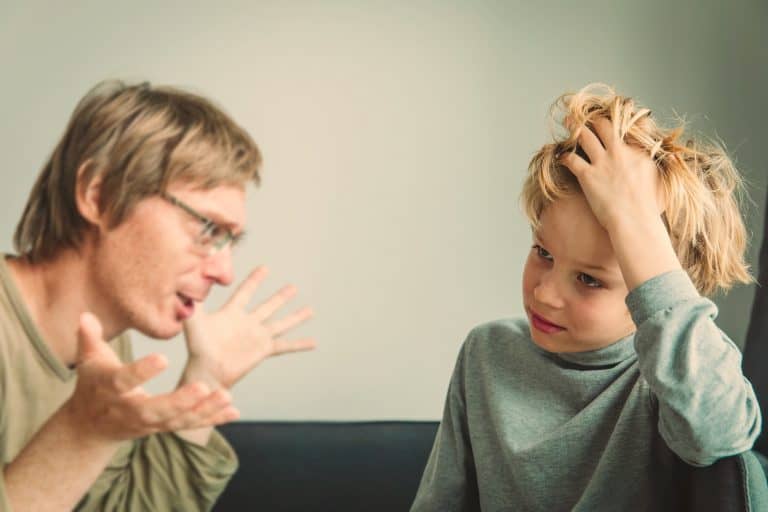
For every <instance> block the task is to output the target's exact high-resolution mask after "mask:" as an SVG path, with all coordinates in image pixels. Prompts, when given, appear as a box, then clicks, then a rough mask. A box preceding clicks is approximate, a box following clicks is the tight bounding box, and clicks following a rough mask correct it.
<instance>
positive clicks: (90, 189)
mask: <svg viewBox="0 0 768 512" xmlns="http://www.w3.org/2000/svg"><path fill="white" fill-rule="evenodd" d="M94 166H95V162H94V161H93V160H86V161H85V162H84V163H83V164H82V165H81V166H80V167H79V168H78V169H77V180H76V182H75V204H76V205H77V211H78V212H80V215H81V216H82V217H83V219H85V220H86V222H88V224H92V225H98V224H101V223H102V222H103V220H104V219H103V212H102V211H101V184H102V177H101V173H98V172H96V170H95V169H94Z"/></svg>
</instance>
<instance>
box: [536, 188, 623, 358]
mask: <svg viewBox="0 0 768 512" xmlns="http://www.w3.org/2000/svg"><path fill="white" fill-rule="evenodd" d="M533 240H534V241H533V248H532V249H531V252H530V254H529V255H528V259H527V261H526V262H525V269H524V271H523V304H524V306H525V309H526V312H527V314H528V320H529V322H530V324H531V335H532V337H533V341H534V342H535V343H536V344H537V345H539V346H540V347H541V348H543V349H544V350H547V351H550V352H581V351H587V350H594V349H598V348H601V347H604V346H606V345H610V344H611V343H613V342H615V341H618V340H619V339H621V338H623V337H624V336H627V335H628V334H630V333H632V332H633V331H634V330H635V325H634V323H633V322H632V318H631V317H630V314H629V310H628V309H627V306H626V304H625V303H624V299H625V297H626V296H627V293H628V290H627V287H626V285H625V283H624V278H623V276H622V275H621V270H620V268H619V264H618V262H617V261H616V257H615V256H614V253H613V247H612V246H611V241H610V239H609V237H608V233H607V231H605V229H603V227H602V226H601V225H600V224H599V223H598V221H597V219H596V218H595V216H594V215H593V213H592V210H590V208H589V204H588V203H587V201H586V199H585V198H584V196H583V195H582V194H575V195H573V196H571V197H567V198H562V199H558V200H557V201H555V202H554V203H552V204H551V205H550V206H548V207H547V208H546V209H545V210H544V211H543V212H542V215H541V222H540V226H539V229H538V231H536V232H535V233H534V234H533Z"/></svg>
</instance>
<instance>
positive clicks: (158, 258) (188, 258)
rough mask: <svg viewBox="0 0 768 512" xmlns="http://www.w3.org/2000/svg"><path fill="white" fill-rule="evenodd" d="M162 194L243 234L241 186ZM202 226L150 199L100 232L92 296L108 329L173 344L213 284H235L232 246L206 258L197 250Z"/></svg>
mask: <svg viewBox="0 0 768 512" xmlns="http://www.w3.org/2000/svg"><path fill="white" fill-rule="evenodd" d="M167 192H168V193H169V194H170V195H172V196H173V197H175V198H177V199H179V200H180V201H182V202H183V203H185V204H187V205H188V206H190V207H192V208H193V209H195V210H196V211H197V212H199V213H200V214H202V215H204V216H206V217H208V218H210V219H211V220H213V221H214V222H216V223H218V224H220V225H222V226H225V227H227V228H228V229H229V230H231V231H232V232H233V233H235V234H237V233H240V232H241V231H242V229H243V225H244V223H245V188H244V187H240V186H229V185H227V186H219V187H216V188H213V189H208V190H202V189H199V188H193V187H192V186H190V185H188V184H176V185H172V186H170V187H169V188H168V191H167ZM202 227H203V224H202V223H201V222H200V220H199V219H196V218H195V217H194V216H192V215H190V214H189V213H188V212H186V211H184V210H183V209H182V208H179V207H178V206H176V205H174V204H172V203H171V202H169V201H167V200H166V199H164V198H162V197H160V196H152V197H150V198H147V199H144V200H142V201H140V202H139V203H138V204H137V205H136V206H135V208H134V209H133V210H132V212H131V214H130V215H129V216H128V217H127V218H126V219H125V220H124V221H123V222H122V223H121V224H120V225H119V226H117V227H116V228H114V229H111V230H107V231H104V230H102V231H100V232H99V236H98V239H97V240H96V241H95V243H94V256H95V257H94V264H93V269H92V271H93V280H94V286H95V287H96V289H95V290H94V293H93V296H95V297H96V298H97V300H102V301H103V304H99V305H98V307H97V308H96V309H97V310H103V309H104V308H106V312H105V313H106V314H108V315H109V316H110V318H111V320H112V321H111V322H110V323H111V324H113V328H115V329H116V330H117V331H118V332H119V331H122V330H124V329H127V328H134V329H137V330H139V331H141V332H143V333H144V334H146V335H148V336H151V337H153V338H170V337H172V336H175V335H176V334H178V333H179V332H180V331H181V329H182V322H183V321H184V320H185V319H187V318H188V317H189V316H191V315H192V314H193V313H194V311H195V309H196V308H197V307H199V303H200V302H202V301H203V300H204V299H205V298H206V296H207V295H208V292H209V291H210V289H211V287H212V286H213V285H214V284H221V285H228V284H229V283H231V282H232V279H233V275H232V255H231V247H229V246H227V247H225V248H223V249H222V250H221V251H219V252H217V253H214V254H209V253H207V252H206V251H205V249H203V248H201V247H200V245H199V243H198V240H199V238H198V237H199V234H200V232H201V229H202ZM103 314H104V313H103Z"/></svg>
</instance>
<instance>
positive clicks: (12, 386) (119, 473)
mask: <svg viewBox="0 0 768 512" xmlns="http://www.w3.org/2000/svg"><path fill="white" fill-rule="evenodd" d="M110 345H111V346H112V348H113V349H114V350H115V352H116V353H117V355H118V356H119V357H120V359H121V360H122V361H131V360H132V359H133V356H132V353H131V345H130V340H129V339H128V336H127V335H126V334H123V335H121V336H119V337H117V338H115V339H114V340H112V341H111V342H110ZM76 380H77V374H76V372H75V371H74V370H72V369H69V368H67V367H66V366H64V364H63V363H62V362H61V361H60V360H59V359H57V358H56V356H55V355H54V354H53V353H52V352H51V350H50V349H49V347H48V345H47V344H46V343H45V341H44V340H43V338H42V337H41V335H40V333H39V331H38V330H37V328H36V327H35V325H34V323H33V322H32V319H31V317H30V315H29V312H28V310H27V308H26V306H25V304H24V301H23V300H22V296H21V294H20V292H19V290H18V289H17V287H16V286H15V284H14V282H13V281H12V278H11V275H10V273H9V271H8V266H7V264H6V259H5V257H0V459H1V461H2V464H3V467H5V465H7V464H9V463H10V462H11V461H13V460H14V458H15V457H16V456H17V455H18V453H19V452H20V451H21V450H22V449H23V448H24V446H25V445H26V444H27V443H28V442H29V440H30V438H31V437H32V436H33V435H34V434H35V433H36V432H37V431H38V430H39V429H40V427H42V426H43V424H45V422H46V421H47V420H48V418H50V417H51V415H53V413H54V412H56V410H58V409H59V407H60V406H61V405H62V404H63V403H64V402H65V401H66V400H67V399H68V398H69V396H70V395H71V394H72V392H73V391H74V388H75V382H76ZM77 466H78V464H77V461H74V460H73V461H72V470H73V471H77ZM236 469H237V457H236V456H235V453H234V452H233V450H232V448H231V447H230V446H229V445H228V444H227V442H226V441H225V440H224V438H223V437H222V436H221V435H220V434H219V433H218V432H216V431H214V432H213V435H212V436H211V440H210V441H209V443H208V445H207V446H204V447H203V446H198V445H195V444H193V443H189V442H187V441H185V440H183V439H182V438H180V437H178V436H177V435H175V434H173V433H165V434H156V435H151V436H148V437H145V438H141V439H137V440H134V441H128V442H125V443H124V444H123V445H122V446H121V447H120V449H119V450H118V451H117V453H116V454H115V456H114V457H113V458H112V461H111V462H110V463H109V464H108V466H107V467H106V468H105V470H104V472H103V473H102V474H101V476H100V477H99V478H98V479H97V480H96V482H95V483H94V484H93V486H92V487H91V489H90V490H89V492H88V494H87V495H86V496H85V497H84V498H83V500H82V501H81V502H80V504H79V505H78V506H77V508H76V510H82V511H91V510H92V511H99V512H103V511H118V510H119V511H121V512H123V511H147V510H158V511H169V512H170V511H177V510H178V511H181V510H183V511H197V510H209V509H210V508H211V507H212V506H213V504H214V502H215V501H216V498H217V497H218V496H219V494H220V493H221V492H222V491H223V490H224V487H225V486H226V485H227V482H228V481H229V479H230V477H231V476H232V475H233V474H234V472H235V470H236ZM36 485H45V483H44V482H38V483H36ZM0 510H1V511H10V510H11V507H10V506H9V504H8V502H7V499H6V495H5V489H4V479H3V478H0Z"/></svg>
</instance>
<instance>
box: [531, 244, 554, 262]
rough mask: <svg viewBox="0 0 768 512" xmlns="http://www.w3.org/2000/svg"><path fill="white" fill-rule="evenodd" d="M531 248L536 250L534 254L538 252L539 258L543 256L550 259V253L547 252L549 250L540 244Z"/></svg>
mask: <svg viewBox="0 0 768 512" xmlns="http://www.w3.org/2000/svg"><path fill="white" fill-rule="evenodd" d="M533 249H534V250H535V251H536V254H538V256H539V258H544V259H545V260H547V261H552V255H551V254H549V252H548V251H547V250H546V249H545V248H543V247H542V246H540V245H534V246H533Z"/></svg>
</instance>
